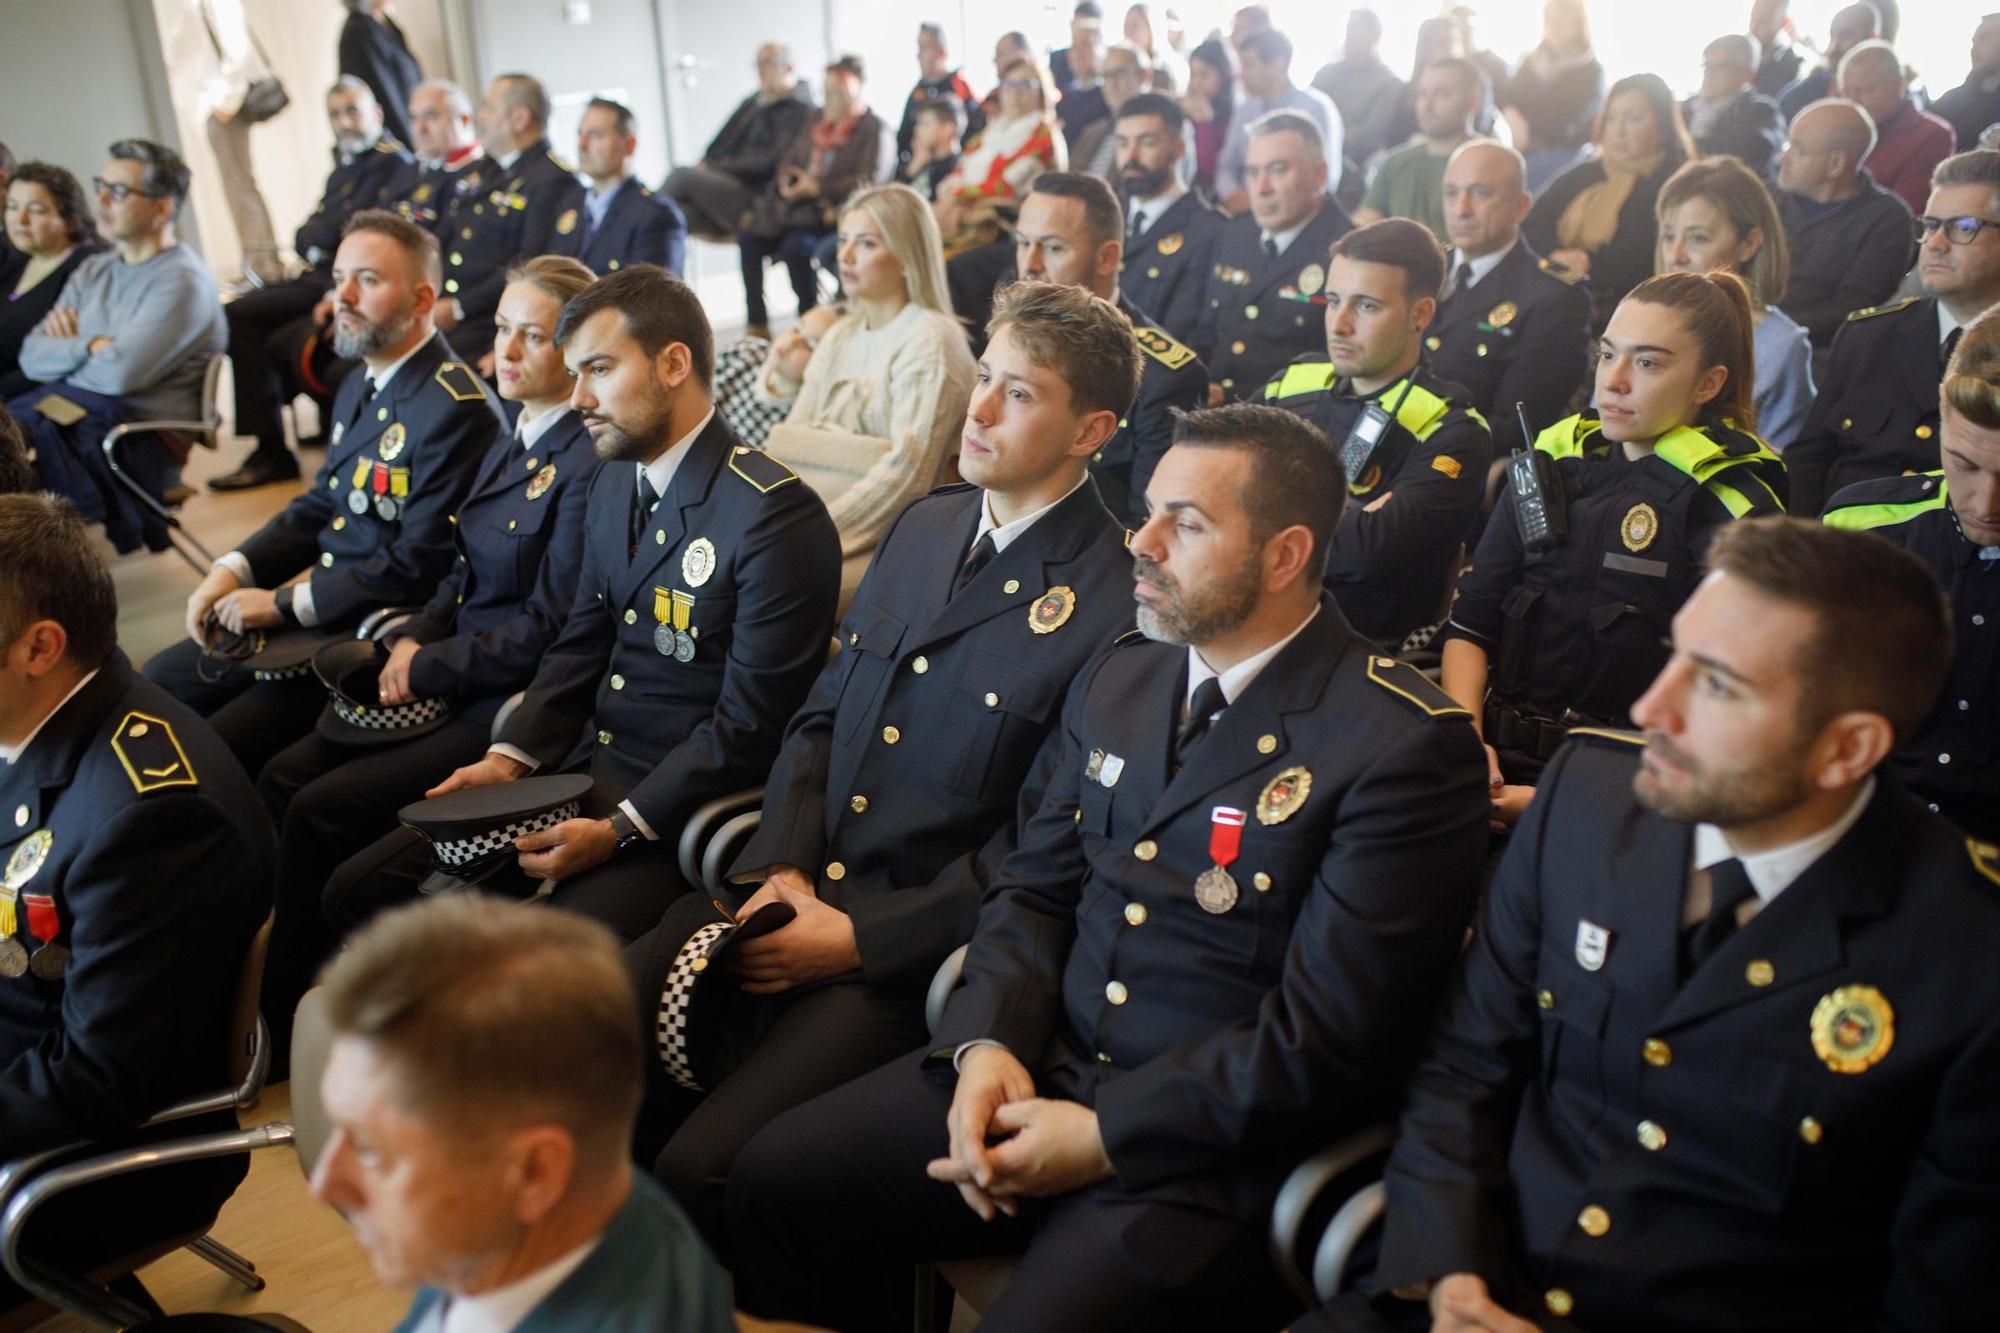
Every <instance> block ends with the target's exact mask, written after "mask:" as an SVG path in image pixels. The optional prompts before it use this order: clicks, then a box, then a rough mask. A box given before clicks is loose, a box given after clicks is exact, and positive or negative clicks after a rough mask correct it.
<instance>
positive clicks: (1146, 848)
mask: <svg viewBox="0 0 2000 1333" xmlns="http://www.w3.org/2000/svg"><path fill="white" fill-rule="evenodd" d="M1159 854H1160V844H1158V843H1157V842H1154V841H1153V840H1152V839H1151V838H1148V839H1146V840H1145V841H1144V842H1142V843H1140V844H1139V845H1138V846H1137V847H1134V848H1133V849H1132V855H1134V856H1136V857H1138V858H1139V859H1140V860H1141V861H1150V860H1152V859H1153V858H1154V857H1156V856H1158V855H1159Z"/></svg>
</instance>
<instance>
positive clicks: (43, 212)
mask: <svg viewBox="0 0 2000 1333" xmlns="http://www.w3.org/2000/svg"><path fill="white" fill-rule="evenodd" d="M90 211H91V210H90V201H89V200H88V199H87V198H85V197H84V193H83V186H82V185H80V184H79V183H78V182H77V179H76V177H75V176H72V175H71V174H70V173H69V172H68V171H66V170H64V169H63V168H61V167H58V166H52V165H50V164H49V163H47V162H24V163H22V164H21V166H20V167H19V168H17V169H16V170H15V172H14V175H13V178H12V179H11V180H9V181H8V182H7V203H6V215H5V216H6V225H7V240H8V242H9V243H10V244H11V245H12V246H13V249H12V250H11V251H8V250H0V294H4V297H5V301H4V303H0V401H4V400H6V399H8V398H12V397H13V396H14V395H15V394H17V393H26V392H27V391H28V390H29V389H31V388H33V387H34V381H33V380H31V379H29V378H28V377H27V376H26V375H24V374H22V373H21V340H22V339H23V338H26V337H27V336H28V335H29V334H30V333H33V332H34V331H35V326H36V325H37V324H40V323H41V322H42V320H43V319H44V318H46V317H47V315H48V313H49V310H50V309H51V308H52V307H53V306H54V305H55V303H56V298H57V297H58V296H60V295H62V289H63V284H64V283H66V282H68V281H69V275H70V274H72V273H74V272H76V266H77V265H78V264H81V263H82V262H83V261H84V260H85V259H87V258H89V257H90V256H91V255H94V254H96V253H97V252H98V251H99V250H101V249H103V248H104V243H103V241H102V240H100V239H99V238H98V235H97V224H96V223H95V222H93V221H92V220H91V216H90Z"/></svg>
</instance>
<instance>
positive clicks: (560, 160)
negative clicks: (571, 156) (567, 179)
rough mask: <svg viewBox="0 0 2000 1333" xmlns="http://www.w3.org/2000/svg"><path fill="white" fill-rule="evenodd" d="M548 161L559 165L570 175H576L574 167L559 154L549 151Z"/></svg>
mask: <svg viewBox="0 0 2000 1333" xmlns="http://www.w3.org/2000/svg"><path fill="white" fill-rule="evenodd" d="M549 161H551V162H553V163H555V164H556V165H557V166H559V167H561V168H562V169H563V170H564V171H565V172H567V173H569V174H570V175H572V176H574V175H576V168H575V167H574V166H572V165H571V164H570V163H568V162H566V161H564V160H563V158H562V156H561V155H560V154H557V153H550V154H549Z"/></svg>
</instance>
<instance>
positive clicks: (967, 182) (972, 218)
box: [936, 58, 1069, 252]
mask: <svg viewBox="0 0 2000 1333" xmlns="http://www.w3.org/2000/svg"><path fill="white" fill-rule="evenodd" d="M1043 80H1044V75H1043V74H1042V72H1041V70H1039V69H1038V68H1037V67H1036V66H1035V63H1034V62H1033V61H1031V60H1025V59H1020V58H1016V59H1013V60H1010V61H1008V62H1007V64H1006V66H1005V67H1004V68H1002V69H1001V71H1000V86H999V88H998V90H997V96H998V101H997V103H996V104H995V106H994V109H993V114H992V116H991V117H990V118H989V119H988V120H987V122H986V127H985V128H984V129H982V130H981V131H980V132H979V133H977V134H975V135H973V136H972V138H971V139H970V140H969V141H968V142H967V143H966V145H965V152H964V153H963V154H961V155H960V156H959V159H958V165H957V166H956V167H954V168H953V169H952V171H951V174H950V175H948V176H946V177H945V178H944V180H943V181H942V182H940V183H939V185H938V187H937V205H936V210H937V220H938V232H939V233H940V235H941V236H942V237H943V239H944V247H945V250H946V251H947V252H955V251H958V250H965V249H970V248H971V247H973V246H976V245H985V244H988V243H990V242H992V241H996V240H998V239H1000V234H1001V232H1002V230H1003V229H1004V224H1005V223H1006V222H1010V221H1012V218H1013V212H1014V210H1015V209H1016V208H1017V207H1018V206H1019V204H1020V201H1021V196H1022V195H1023V194H1024V193H1026V191H1027V188H1028V186H1029V185H1030V184H1031V183H1033V181H1034V179H1035V177H1037V176H1039V175H1041V174H1042V173H1043V172H1044V171H1062V170H1064V169H1065V168H1066V167H1067V166H1068V165H1069V150H1068V148H1067V146H1066V145H1065V144H1064V143H1063V136H1062V128H1061V126H1059V125H1058V124H1057V123H1056V117H1055V109H1054V106H1053V104H1052V103H1051V102H1050V100H1049V94H1048V90H1047V88H1046V87H1045V86H1044V82H1043Z"/></svg>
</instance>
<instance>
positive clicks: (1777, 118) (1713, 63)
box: [1681, 32, 1785, 180]
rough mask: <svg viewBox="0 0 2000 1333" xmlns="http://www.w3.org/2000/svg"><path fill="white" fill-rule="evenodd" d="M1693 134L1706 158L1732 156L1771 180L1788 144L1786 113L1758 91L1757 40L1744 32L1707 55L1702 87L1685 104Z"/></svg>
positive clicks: (1730, 35) (1732, 35)
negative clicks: (1781, 153) (1779, 153)
mask: <svg viewBox="0 0 2000 1333" xmlns="http://www.w3.org/2000/svg"><path fill="white" fill-rule="evenodd" d="M1681 111H1682V113H1683V114H1684V115H1685V116H1686V117H1687V127H1688V134H1689V136H1690V137H1692V138H1693V139H1694V144H1695V147H1696V148H1697V149H1698V150H1699V151H1700V153H1701V156H1703V157H1716V156H1719V155H1722V154H1727V155H1728V156H1730V157H1733V158H1736V159H1737V160H1739V161H1740V162H1742V163H1743V165H1744V166H1746V167H1748V168H1750V170H1751V171H1753V172H1755V173H1756V174H1757V177H1758V179H1760V180H1765V179H1768V178H1769V177H1770V175H1771V172H1772V170H1773V169H1774V168H1775V167H1776V166H1777V162H1778V150H1779V149H1780V148H1782V147H1783V146H1784V143H1785V116H1784V113H1783V112H1781V111H1779V110H1778V104H1777V103H1776V102H1774V101H1772V100H1771V99H1770V98H1769V97H1766V96H1765V95H1764V94H1762V93H1760V92H1758V91H1757V39H1756V38H1755V37H1750V36H1747V35H1745V34H1743V33H1740V32H1732V33H1728V34H1726V35H1725V36H1721V37H1718V38H1716V39H1715V40H1714V41H1712V42H1710V43H1709V44H1708V45H1707V47H1705V48H1704V49H1703V50H1702V53H1701V91H1700V92H1697V93H1696V94H1695V95H1694V96H1693V97H1690V98H1688V99H1687V101H1685V102H1683V103H1681Z"/></svg>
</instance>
